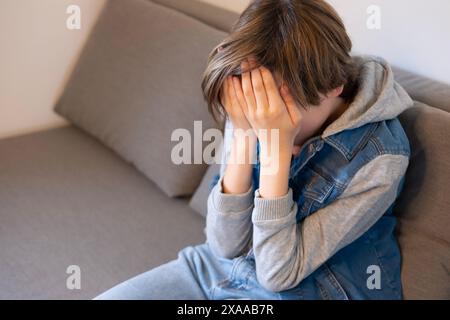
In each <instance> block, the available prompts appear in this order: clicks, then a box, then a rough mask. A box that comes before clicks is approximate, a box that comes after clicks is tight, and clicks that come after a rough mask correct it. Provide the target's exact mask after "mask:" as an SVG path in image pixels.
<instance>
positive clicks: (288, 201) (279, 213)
mask: <svg viewBox="0 0 450 320" xmlns="http://www.w3.org/2000/svg"><path fill="white" fill-rule="evenodd" d="M293 205H294V200H293V198H292V189H290V188H289V191H288V193H287V194H286V195H285V196H282V197H279V198H274V199H264V198H261V195H260V193H259V189H258V190H256V191H255V208H254V210H253V217H252V220H253V221H254V222H255V221H266V220H277V219H282V218H285V217H287V216H288V215H289V213H290V212H291V211H292V207H293Z"/></svg>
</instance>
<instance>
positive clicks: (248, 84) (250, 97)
mask: <svg viewBox="0 0 450 320" xmlns="http://www.w3.org/2000/svg"><path fill="white" fill-rule="evenodd" d="M241 68H242V71H243V73H242V91H243V93H244V98H245V102H246V104H247V108H248V111H249V112H256V100H255V95H254V93H253V86H252V79H251V75H250V71H249V64H248V62H247V61H244V62H242V64H241Z"/></svg>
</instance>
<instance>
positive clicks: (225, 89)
mask: <svg viewBox="0 0 450 320" xmlns="http://www.w3.org/2000/svg"><path fill="white" fill-rule="evenodd" d="M228 86H229V84H228V77H227V78H225V80H224V82H223V84H222V91H221V93H220V103H222V106H224V107H225V109H226V108H227V104H228V91H229V90H228Z"/></svg>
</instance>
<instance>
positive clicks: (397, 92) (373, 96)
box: [322, 56, 413, 138]
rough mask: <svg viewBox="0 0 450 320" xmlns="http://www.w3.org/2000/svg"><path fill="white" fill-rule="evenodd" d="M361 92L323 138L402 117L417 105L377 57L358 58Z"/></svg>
mask: <svg viewBox="0 0 450 320" xmlns="http://www.w3.org/2000/svg"><path fill="white" fill-rule="evenodd" d="M353 59H354V63H355V65H356V66H357V70H358V79H357V81H358V91H357V93H356V95H355V97H354V99H353V102H352V103H351V104H350V105H349V107H348V108H347V110H346V111H345V112H344V113H343V114H342V115H341V116H340V117H339V118H338V119H337V120H336V121H334V122H333V123H332V124H331V125H330V126H328V128H327V129H326V130H325V131H324V133H323V135H322V138H326V137H329V136H332V135H334V134H337V133H339V132H342V131H345V130H350V129H356V128H359V127H361V126H363V125H366V124H369V123H373V122H379V121H384V120H390V119H394V118H396V117H398V116H399V115H400V114H401V113H403V111H405V110H406V109H408V108H410V107H411V106H412V105H413V101H412V99H411V98H410V96H409V95H408V93H407V92H406V91H405V89H403V88H402V87H401V86H400V85H399V84H398V83H397V82H396V81H395V80H394V74H393V72H392V69H391V67H390V65H389V64H388V63H387V62H386V61H385V60H384V59H382V58H379V57H375V56H355V57H354V58H353Z"/></svg>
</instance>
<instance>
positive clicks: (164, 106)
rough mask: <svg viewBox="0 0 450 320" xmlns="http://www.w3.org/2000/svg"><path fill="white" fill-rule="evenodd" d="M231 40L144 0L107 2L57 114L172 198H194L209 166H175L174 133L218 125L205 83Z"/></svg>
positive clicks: (57, 106)
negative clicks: (216, 52) (210, 62)
mask: <svg viewBox="0 0 450 320" xmlns="http://www.w3.org/2000/svg"><path fill="white" fill-rule="evenodd" d="M225 36H226V34H225V33H223V32H221V31H218V30H217V29H214V28H212V27H210V26H207V25H205V24H203V23H201V22H199V21H197V20H195V19H193V18H190V17H188V16H186V15H184V14H183V13H180V12H178V11H175V10H173V9H169V8H167V7H164V6H162V5H159V4H155V3H153V2H151V1H147V0H127V1H123V0H109V1H108V2H107V4H106V6H105V9H104V11H103V13H102V14H101V16H100V18H99V21H98V22H97V24H96V26H95V27H94V29H93V32H92V34H91V35H90V38H89V39H88V42H87V44H86V46H85V48H84V49H83V52H82V54H81V57H80V59H79V61H78V63H77V65H76V67H75V70H74V72H73V74H72V76H71V78H70V80H69V83H68V84H67V87H66V89H65V91H64V93H63V94H62V96H61V98H60V100H59V102H58V103H57V105H56V107H55V110H56V112H57V113H59V114H60V115H62V116H63V117H65V118H67V119H68V120H69V121H70V122H72V123H73V124H75V125H76V126H78V127H80V128H82V129H83V130H85V131H86V132H88V133H89V134H91V135H93V136H94V137H96V138H97V139H99V140H100V141H101V142H103V143H104V144H105V145H107V146H108V147H110V148H112V149H113V150H114V151H116V152H117V153H118V154H119V155H120V156H121V157H122V158H124V159H125V160H127V161H128V162H130V163H132V164H134V165H135V166H136V167H137V168H138V169H139V170H140V171H141V172H142V173H144V174H145V175H146V176H147V177H148V178H149V179H151V180H152V181H153V182H155V183H156V184H157V185H158V186H159V187H160V188H161V189H162V190H163V191H164V192H165V193H166V194H167V195H169V196H172V197H174V196H185V195H191V194H192V193H193V192H194V191H195V189H196V187H197V186H198V184H199V183H200V181H201V179H202V176H203V174H204V172H205V171H206V169H207V165H205V164H197V165H193V164H192V165H175V164H173V163H172V161H171V151H172V148H173V146H175V145H176V144H177V142H171V134H172V132H173V130H175V129H177V128H185V129H187V130H189V131H190V132H191V135H192V137H193V136H194V135H193V131H194V121H202V125H203V130H206V129H209V128H213V127H216V125H215V123H214V122H213V121H212V119H211V117H210V115H209V114H208V112H207V107H206V103H205V102H204V101H203V98H202V94H201V89H200V83H201V78H202V74H203V72H204V69H205V67H206V62H207V57H208V54H209V52H210V51H211V50H212V49H213V48H214V46H215V45H217V44H218V43H220V41H222V39H223V38H224V37H225Z"/></svg>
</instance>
